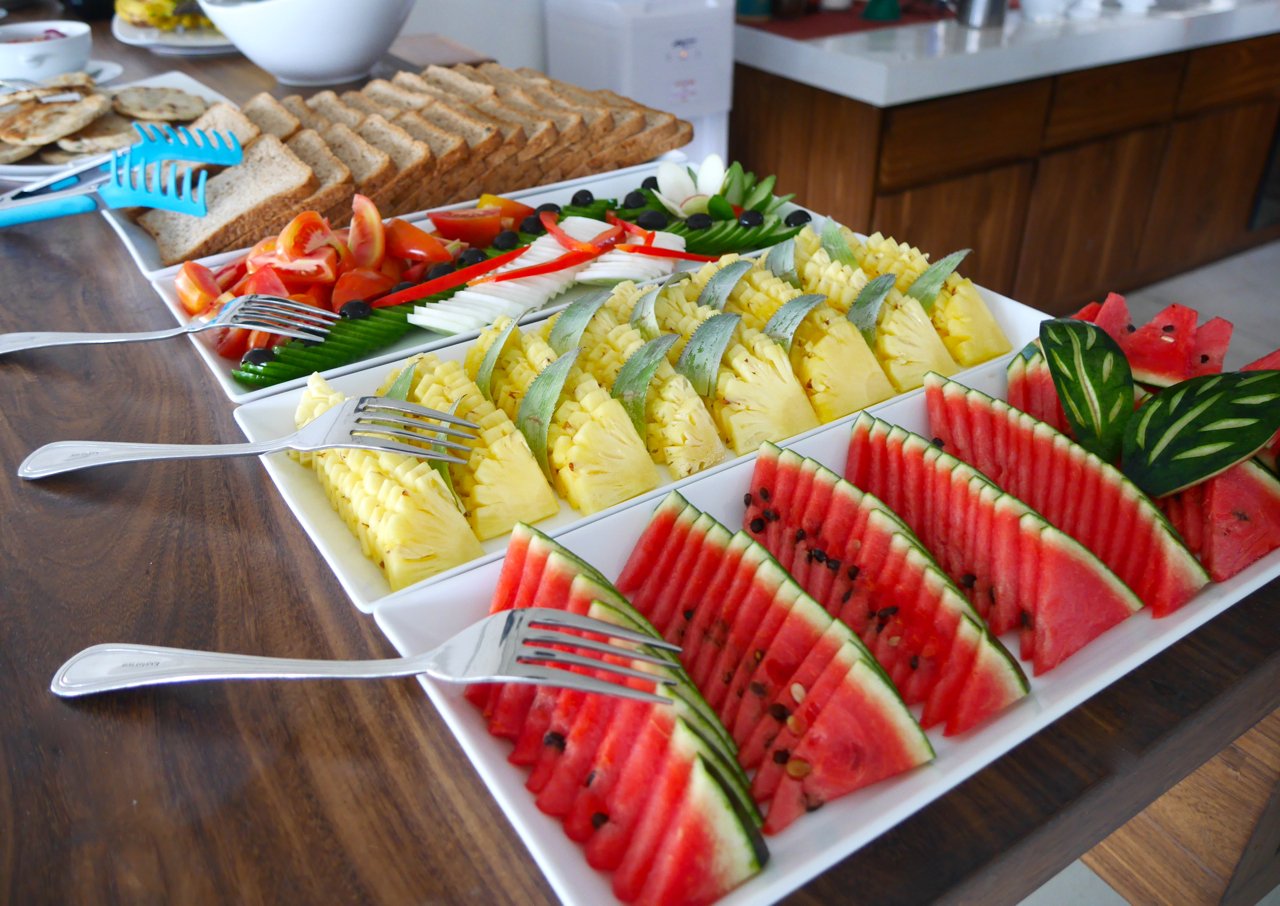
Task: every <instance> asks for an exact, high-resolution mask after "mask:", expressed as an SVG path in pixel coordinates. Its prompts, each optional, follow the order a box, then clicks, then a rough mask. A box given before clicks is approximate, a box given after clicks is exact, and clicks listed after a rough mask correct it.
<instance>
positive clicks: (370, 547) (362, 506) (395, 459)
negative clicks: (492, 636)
mask: <svg viewBox="0 0 1280 906" xmlns="http://www.w3.org/2000/svg"><path fill="white" fill-rule="evenodd" d="M341 399H342V395H341V394H340V393H337V392H336V391H334V390H332V388H330V387H329V386H328V384H326V383H325V381H324V380H323V378H320V377H319V375H313V376H312V378H311V380H310V381H309V382H308V386H307V390H306V392H305V393H304V394H303V400H302V405H300V406H299V411H298V414H297V416H296V417H297V418H299V419H308V418H314V417H315V416H316V415H319V414H320V413H321V412H323V411H325V410H326V409H327V408H328V407H329V406H332V405H335V404H336V403H338V402H340V401H341ZM326 401H327V402H328V405H325V402H326ZM311 467H312V468H313V469H314V470H315V472H316V476H317V477H318V478H319V479H320V483H321V485H322V486H323V487H324V490H325V494H326V495H327V496H328V497H329V502H330V503H331V504H332V505H333V508H334V509H335V510H337V512H338V515H340V516H341V517H342V519H343V521H345V522H346V523H347V526H348V528H350V529H351V531H352V533H353V534H355V536H356V538H357V539H359V541H360V548H361V550H362V551H363V552H364V554H365V556H366V557H369V558H370V559H371V560H373V562H374V563H376V564H377V565H378V568H379V569H381V570H382V572H383V575H385V576H386V579H387V582H388V584H390V586H391V588H392V590H398V589H401V588H405V587H406V586H409V585H412V584H414V583H415V582H420V581H421V580H423V579H425V578H427V577H428V576H433V575H435V574H436V573H439V572H443V571H444V570H446V569H450V568H452V567H454V566H458V565H460V564H462V563H466V562H468V561H470V560H473V559H475V558H476V557H479V556H480V555H481V554H483V553H484V549H483V548H482V547H481V546H480V542H479V541H478V540H477V539H476V536H475V534H474V533H473V532H472V531H471V527H470V526H469V525H467V522H466V519H464V518H463V516H462V513H460V512H459V511H458V507H457V504H456V502H455V501H454V498H453V494H452V493H451V492H450V491H449V488H448V487H447V486H446V485H445V483H444V480H443V479H442V478H441V477H440V473H439V472H437V471H436V470H435V468H434V467H433V466H432V465H431V463H429V462H427V461H426V460H423V459H418V458H417V457H414V456H406V455H405V454H402V453H374V452H371V451H368V450H344V449H337V450H321V451H319V452H317V453H315V454H313V455H312V458H311Z"/></svg>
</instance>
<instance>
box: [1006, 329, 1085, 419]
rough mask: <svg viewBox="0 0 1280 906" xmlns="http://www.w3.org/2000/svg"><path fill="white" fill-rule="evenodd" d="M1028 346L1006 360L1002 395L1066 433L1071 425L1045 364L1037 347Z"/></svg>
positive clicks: (1017, 406) (1026, 411) (1047, 365)
mask: <svg viewBox="0 0 1280 906" xmlns="http://www.w3.org/2000/svg"><path fill="white" fill-rule="evenodd" d="M1031 349H1032V351H1031V352H1030V354H1027V350H1023V354H1020V355H1016V356H1014V357H1013V358H1012V359H1010V360H1009V365H1008V366H1007V367H1006V369H1005V374H1006V376H1007V377H1008V382H1009V389H1008V392H1007V393H1006V394H1005V395H1006V398H1007V399H1008V401H1009V405H1010V406H1012V407H1013V408H1015V409H1019V410H1021V411H1023V412H1025V413H1027V414H1028V415H1030V416H1032V417H1033V418H1038V419H1039V420H1040V421H1042V422H1045V423H1046V424H1048V425H1050V426H1051V427H1053V428H1055V429H1057V430H1058V431H1061V432H1062V433H1063V434H1066V435H1070V434H1071V426H1070V424H1069V423H1068V422H1067V413H1066V412H1065V411H1064V410H1063V408H1062V401H1061V400H1059V399H1058V390H1057V388H1056V387H1054V385H1053V375H1052V374H1051V373H1050V371H1049V363H1048V362H1047V361H1046V360H1045V357H1044V355H1043V353H1041V352H1040V350H1039V349H1038V348H1035V347H1032V348H1031Z"/></svg>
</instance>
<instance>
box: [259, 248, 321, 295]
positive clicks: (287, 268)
mask: <svg viewBox="0 0 1280 906" xmlns="http://www.w3.org/2000/svg"><path fill="white" fill-rule="evenodd" d="M264 269H270V270H273V271H275V272H276V273H277V274H278V275H279V276H280V278H281V279H282V280H284V281H285V282H286V283H288V284H291V285H293V286H294V287H295V288H296V287H299V286H303V285H306V284H309V283H332V282H333V281H334V280H337V279H338V270H339V267H338V252H337V250H336V249H334V248H333V247H331V246H325V247H324V248H322V249H320V250H319V251H316V252H312V253H311V254H309V255H303V256H302V257H301V258H294V259H292V260H289V259H287V258H285V257H283V256H282V255H279V254H276V253H274V252H273V253H270V254H266V255H257V256H254V257H253V258H250V259H249V274H250V276H252V275H253V274H255V273H257V272H258V271H261V270H264Z"/></svg>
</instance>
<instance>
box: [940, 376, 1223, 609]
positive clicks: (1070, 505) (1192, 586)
mask: <svg viewBox="0 0 1280 906" xmlns="http://www.w3.org/2000/svg"><path fill="white" fill-rule="evenodd" d="M925 401H926V404H927V407H928V410H929V430H930V431H931V432H933V433H934V434H935V435H937V436H939V437H941V438H943V440H944V442H945V443H946V445H947V450H948V451H950V452H951V453H954V454H955V455H956V456H958V457H960V458H961V459H963V460H965V461H966V462H968V463H970V464H971V465H972V466H974V467H975V468H977V469H979V470H981V471H982V472H983V473H985V474H986V475H987V476H989V477H990V478H991V479H992V480H994V481H995V482H996V483H997V484H998V485H999V486H1000V487H1001V488H1003V489H1004V490H1005V491H1007V492H1009V493H1010V494H1013V495H1015V496H1016V497H1018V498H1019V499H1021V500H1024V501H1026V503H1027V504H1029V505H1030V506H1031V507H1033V508H1034V509H1035V510H1036V512H1038V513H1040V514H1041V515H1043V516H1044V518H1045V519H1047V520H1048V521H1049V522H1050V523H1052V524H1053V525H1055V526H1056V527H1057V528H1059V529H1061V530H1062V531H1063V532H1066V533H1067V534H1068V535H1070V536H1071V537H1073V538H1075V539H1077V540H1079V541H1080V543H1081V544H1083V545H1084V546H1085V547H1086V548H1088V549H1089V550H1090V551H1092V552H1093V553H1094V554H1096V555H1097V556H1098V558H1099V559H1101V560H1102V562H1103V563H1105V564H1107V565H1108V566H1109V567H1111V569H1113V570H1115V573H1116V575H1118V576H1119V577H1120V578H1121V580H1123V581H1124V582H1125V583H1126V584H1127V585H1128V586H1129V587H1130V588H1131V589H1133V591H1134V592H1135V593H1136V594H1137V595H1138V597H1139V598H1140V599H1141V600H1142V601H1143V602H1145V603H1146V604H1147V605H1148V606H1149V607H1150V608H1151V611H1152V613H1153V614H1154V615H1155V616H1157V617H1162V616H1166V615H1168V614H1170V613H1172V612H1173V611H1175V610H1177V609H1178V608H1179V607H1181V606H1182V605H1183V604H1185V603H1186V602H1187V601H1189V600H1191V598H1192V597H1194V596H1195V594H1196V592H1197V591H1199V590H1200V589H1201V588H1202V587H1204V585H1205V584H1206V583H1207V582H1208V581H1209V576H1208V574H1207V573H1205V571H1204V569H1203V567H1201V566H1200V564H1199V563H1198V562H1196V559H1195V557H1194V556H1193V555H1192V554H1191V552H1190V551H1188V550H1187V548H1186V547H1185V545H1183V543H1182V541H1181V540H1180V539H1179V538H1178V536H1177V534H1176V533H1175V532H1174V531H1173V530H1172V528H1171V527H1170V526H1169V523H1168V521H1167V520H1166V519H1165V518H1164V516H1163V515H1162V514H1161V512H1160V510H1159V509H1158V508H1157V507H1156V506H1155V504H1153V503H1152V502H1151V501H1150V500H1149V499H1148V498H1147V497H1146V496H1145V495H1143V494H1142V492H1141V491H1139V490H1138V489H1137V487H1136V486H1134V484H1133V483H1132V482H1131V481H1129V480H1128V479H1127V478H1125V476H1124V475H1123V474H1122V473H1121V472H1120V471H1119V470H1118V469H1116V468H1115V467H1114V466H1112V465H1110V464H1109V463H1105V462H1103V461H1102V460H1100V459H1098V457H1097V456H1095V455H1093V454H1092V453H1089V452H1087V451H1086V450H1084V449H1083V448H1082V447H1080V446H1079V445H1078V444H1076V443H1074V442H1073V441H1071V440H1070V439H1068V438H1067V437H1065V436H1064V435H1062V434H1059V433H1058V432H1057V431H1054V430H1053V429H1052V428H1050V427H1049V426H1048V425H1046V424H1044V423H1043V422H1038V421H1037V420H1036V419H1034V418H1032V417H1031V416H1030V415H1027V414H1026V413H1025V412H1019V411H1018V410H1016V409H1014V408H1013V407H1011V406H1009V405H1008V404H1007V403H1004V402H1001V401H1000V400H994V399H992V398H991V397H989V396H987V395H986V394H984V393H979V392H978V391H976V390H971V389H970V388H968V387H965V386H964V385H963V384H959V383H956V382H955V381H952V380H949V379H947V378H944V377H942V376H940V375H936V374H935V375H933V376H932V377H928V378H926V380H925ZM976 419H983V420H984V421H985V424H986V425H987V426H993V425H995V424H997V423H1003V428H1002V429H1003V430H1007V431H1008V432H1009V436H1010V438H1011V439H1013V440H1012V442H1011V443H1010V444H1009V445H1008V446H1007V449H1006V452H1005V455H1004V457H1003V458H1002V459H1000V460H996V459H994V458H984V457H983V456H980V455H978V454H979V448H978V446H977V445H975V444H974V443H973V442H972V439H971V438H970V437H968V436H966V433H965V431H964V430H960V427H961V426H964V425H969V424H972V423H973V421H974V420H976ZM987 430H992V428H990V427H988V428H987ZM1014 438H1016V439H1014ZM1086 489H1087V490H1088V492H1089V493H1090V494H1091V495H1092V496H1090V497H1088V498H1086V497H1085V494H1084V493H1082V491H1085V490H1086Z"/></svg>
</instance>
